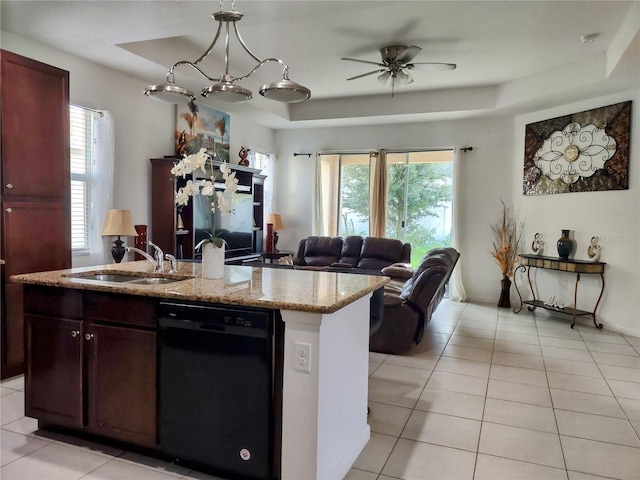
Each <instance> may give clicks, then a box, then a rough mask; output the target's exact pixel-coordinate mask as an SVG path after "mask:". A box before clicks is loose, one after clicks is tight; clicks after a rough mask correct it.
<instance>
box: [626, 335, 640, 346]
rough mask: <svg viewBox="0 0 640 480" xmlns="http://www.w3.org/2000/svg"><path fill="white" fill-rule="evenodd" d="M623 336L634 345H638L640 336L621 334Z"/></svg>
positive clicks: (639, 344)
mask: <svg viewBox="0 0 640 480" xmlns="http://www.w3.org/2000/svg"><path fill="white" fill-rule="evenodd" d="M623 337H624V339H625V340H626V341H627V342H629V343H630V344H631V345H633V346H634V347H640V337H632V336H631V335H623Z"/></svg>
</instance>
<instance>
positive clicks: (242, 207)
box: [192, 192, 253, 258]
mask: <svg viewBox="0 0 640 480" xmlns="http://www.w3.org/2000/svg"><path fill="white" fill-rule="evenodd" d="M224 196H225V197H226V198H227V199H228V200H229V201H230V202H231V209H232V211H231V213H229V214H228V215H222V214H221V212H220V210H218V209H217V208H216V211H215V213H214V214H213V217H214V219H213V220H214V223H213V225H214V228H215V234H216V235H217V236H218V237H220V238H222V239H223V240H224V241H225V242H226V243H227V245H226V252H225V253H226V255H227V256H228V257H238V256H241V255H248V254H250V253H252V252H253V195H252V194H251V193H244V192H239V193H236V194H231V193H225V194H224ZM192 200H193V229H194V245H197V244H198V243H199V242H200V240H202V239H203V238H207V236H208V233H209V232H211V225H212V223H211V216H212V212H211V197H207V196H206V195H195V196H194V197H192ZM201 256H202V252H195V257H196V258H201Z"/></svg>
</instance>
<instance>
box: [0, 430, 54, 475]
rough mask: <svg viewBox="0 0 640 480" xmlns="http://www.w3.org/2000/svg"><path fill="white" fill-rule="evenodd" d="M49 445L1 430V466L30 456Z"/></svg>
mask: <svg viewBox="0 0 640 480" xmlns="http://www.w3.org/2000/svg"><path fill="white" fill-rule="evenodd" d="M48 443H49V442H46V441H43V440H39V439H37V438H33V437H28V436H26V435H22V434H20V433H14V432H10V431H7V430H0V454H1V455H0V466H5V465H7V464H8V463H11V462H13V461H14V460H17V459H18V458H20V457H23V456H25V455H28V454H29V453H31V452H33V451H35V450H38V449H39V448H42V447H44V446H45V445H47V444H48Z"/></svg>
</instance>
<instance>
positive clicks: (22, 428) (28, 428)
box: [2, 417, 38, 435]
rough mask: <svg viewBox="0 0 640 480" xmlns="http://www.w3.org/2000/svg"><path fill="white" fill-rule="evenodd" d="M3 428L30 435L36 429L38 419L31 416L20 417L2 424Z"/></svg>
mask: <svg viewBox="0 0 640 480" xmlns="http://www.w3.org/2000/svg"><path fill="white" fill-rule="evenodd" d="M2 429H3V430H9V431H11V432H15V433H21V434H22V435H31V434H33V433H34V432H36V431H37V430H38V420H36V419H35V418H31V417H21V418H19V419H18V420H16V421H15V422H11V423H7V424H6V425H3V426H2Z"/></svg>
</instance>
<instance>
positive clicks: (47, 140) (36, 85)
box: [0, 50, 71, 199]
mask: <svg viewBox="0 0 640 480" xmlns="http://www.w3.org/2000/svg"><path fill="white" fill-rule="evenodd" d="M1 57H2V60H1V64H2V101H1V102H0V105H1V107H0V108H1V111H2V115H1V116H2V193H3V194H4V195H12V196H13V195H20V196H25V195H28V196H37V197H54V198H58V199H59V198H68V197H70V195H71V184H70V181H69V178H70V176H69V169H70V166H69V72H66V71H65V70H61V69H59V68H56V67H52V66H51V65H46V64H43V63H40V62H37V61H35V60H31V59H29V58H26V57H22V56H20V55H16V54H14V53H11V52H7V51H5V50H2V55H1Z"/></svg>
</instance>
